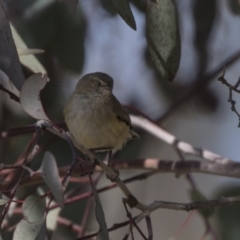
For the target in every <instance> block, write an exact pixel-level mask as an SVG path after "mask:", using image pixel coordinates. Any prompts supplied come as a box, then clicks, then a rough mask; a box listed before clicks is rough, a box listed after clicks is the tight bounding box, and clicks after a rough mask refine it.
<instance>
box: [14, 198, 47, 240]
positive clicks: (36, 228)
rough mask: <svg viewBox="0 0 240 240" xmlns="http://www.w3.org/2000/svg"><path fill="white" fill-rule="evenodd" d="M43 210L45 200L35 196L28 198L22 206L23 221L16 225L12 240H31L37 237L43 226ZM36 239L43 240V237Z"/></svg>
mask: <svg viewBox="0 0 240 240" xmlns="http://www.w3.org/2000/svg"><path fill="white" fill-rule="evenodd" d="M45 208H46V201H45V198H43V197H40V196H36V195H30V196H28V197H27V198H26V199H25V201H24V203H23V206H22V210H23V215H24V219H22V220H21V221H20V222H19V223H18V225H17V227H16V229H15V231H14V235H13V240H33V239H35V238H36V237H37V236H39V233H40V232H41V231H42V228H44V226H45ZM42 235H43V234H41V236H42ZM38 239H39V240H40V239H43V240H44V238H43V237H42V238H38Z"/></svg>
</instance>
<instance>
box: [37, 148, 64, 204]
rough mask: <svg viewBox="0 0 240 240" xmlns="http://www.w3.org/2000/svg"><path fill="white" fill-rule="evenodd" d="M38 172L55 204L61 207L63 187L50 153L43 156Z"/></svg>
mask: <svg viewBox="0 0 240 240" xmlns="http://www.w3.org/2000/svg"><path fill="white" fill-rule="evenodd" d="M38 172H39V173H41V174H42V177H43V179H44V181H45V183H46V184H47V186H48V187H49V189H50V190H51V191H52V194H53V196H54V198H55V200H56V202H57V203H58V204H59V205H60V206H61V207H63V187H62V183H61V181H60V177H59V174H58V167H57V163H56V160H55V158H54V156H53V154H52V153H50V152H46V153H45V154H44V157H43V161H42V165H41V167H40V169H39V171H38Z"/></svg>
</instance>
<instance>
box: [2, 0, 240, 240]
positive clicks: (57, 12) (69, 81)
mask: <svg viewBox="0 0 240 240" xmlns="http://www.w3.org/2000/svg"><path fill="white" fill-rule="evenodd" d="M130 2H131V8H132V11H133V14H134V17H135V20H136V24H137V31H134V30H132V29H131V28H130V27H129V26H127V24H126V23H125V22H124V21H123V20H122V18H121V17H120V16H119V15H118V14H117V12H116V10H115V9H114V7H113V6H112V4H111V1H110V0H81V1H79V2H78V5H77V10H76V13H74V14H73V13H72V12H71V9H70V8H69V7H68V6H67V5H66V4H65V3H59V2H57V1H55V0H34V1H33V0H22V1H14V0H5V1H4V3H5V9H6V12H7V14H8V17H9V20H10V21H11V23H12V25H13V26H14V27H15V28H16V30H17V32H18V33H19V35H20V36H21V37H22V38H23V40H24V41H25V43H26V44H27V46H28V47H29V48H39V49H44V50H45V53H44V54H41V55H36V56H37V58H38V60H39V61H40V63H41V64H42V65H43V67H44V68H45V69H46V71H47V73H48V76H49V78H50V82H49V83H48V84H47V86H46V87H45V89H44V90H43V91H42V92H41V99H42V103H43V106H44V109H45V111H46V113H47V115H48V116H49V118H50V119H51V120H52V121H54V122H61V121H63V113H62V110H63V106H64V104H65V102H66V100H67V99H68V97H69V96H70V94H71V93H72V91H73V90H74V87H75V85H76V83H77V81H78V80H79V78H80V77H81V76H83V75H84V74H86V73H90V72H95V71H102V72H106V73H108V74H109V75H111V76H112V77H113V78H114V80H115V82H114V84H115V85H114V94H115V95H116V96H117V98H118V99H119V100H120V102H121V103H122V104H127V105H131V106H134V107H135V108H137V109H139V110H140V111H141V112H143V113H145V114H147V115H148V116H149V117H151V118H153V119H155V120H158V119H161V117H162V116H163V114H164V113H165V112H166V111H167V110H168V109H169V106H171V104H173V103H174V102H175V101H176V100H177V99H178V98H179V97H180V96H181V95H182V94H184V93H185V92H186V91H188V89H189V88H190V87H192V86H194V85H195V84H198V83H199V81H201V77H202V76H204V75H205V74H206V73H209V72H212V71H214V70H215V69H216V68H218V67H220V66H221V65H222V64H223V62H224V61H225V60H226V59H227V58H228V57H231V56H232V55H234V54H235V53H236V52H237V51H239V50H240V44H239V39H240V28H239V26H240V4H239V2H238V0H218V1H216V0H211V1H208V0H181V1H175V3H176V6H177V10H178V14H179V26H180V33H181V41H182V43H181V44H182V45H181V48H182V55H181V62H180V67H179V70H178V74H177V76H176V78H175V79H174V82H173V83H169V82H166V81H164V79H162V78H161V76H160V75H159V74H158V72H157V71H156V70H155V67H154V64H153V63H152V61H151V58H150V56H149V53H148V51H147V43H146V39H145V29H146V26H145V12H146V7H147V3H146V1H144V0H132V1H130ZM239 66H240V59H239V61H236V62H235V64H233V65H230V66H227V72H226V79H227V80H228V81H229V82H230V83H232V84H234V83H235V82H236V81H237V80H238V78H239V75H240V67H239ZM23 68H24V74H25V76H26V77H28V76H30V75H31V74H32V73H31V71H30V70H29V69H27V68H26V67H23ZM220 75H221V72H219V74H218V77H219V76H220ZM4 84H5V86H6V87H8V88H9V85H8V83H6V82H5V83H4ZM9 89H10V88H9ZM0 98H1V101H0V106H1V108H0V130H1V132H2V131H4V130H6V129H11V128H15V127H22V126H26V125H28V124H33V123H34V120H33V119H32V118H30V117H28V116H27V114H26V113H25V112H24V111H23V110H22V109H21V108H20V105H19V104H18V103H15V102H13V101H12V100H10V99H9V97H8V96H7V95H6V94H5V93H3V92H1V94H0ZM227 99H228V89H227V88H226V87H225V86H223V85H222V84H221V83H220V82H218V81H217V77H216V78H213V79H212V80H211V81H209V84H208V87H207V88H205V89H204V91H201V92H200V93H196V94H194V96H193V97H192V98H190V99H189V100H188V101H185V102H184V104H182V105H181V106H180V107H179V108H177V109H176V110H175V111H173V112H172V113H171V114H169V115H168V116H167V117H166V118H164V121H161V122H160V125H161V127H163V128H164V129H166V130H167V131H169V132H170V133H172V134H173V135H175V136H176V137H177V138H179V139H182V140H184V141H186V142H189V143H191V144H192V145H194V146H196V147H201V148H204V149H208V150H210V151H213V152H215V153H217V154H220V155H222V156H225V157H228V158H230V159H233V160H236V161H239V160H240V158H239V148H238V147H239V141H240V131H239V128H238V117H237V116H236V115H235V114H234V113H233V112H231V108H230V105H229V103H228V102H227ZM234 99H235V100H236V102H237V104H236V106H237V108H238V107H239V109H240V98H239V96H238V95H234ZM136 131H138V129H136ZM138 132H139V134H140V135H141V140H140V141H138V142H130V143H128V145H127V147H126V148H124V150H123V151H121V152H119V153H118V154H117V156H116V158H118V159H119V158H123V159H129V160H130V159H134V158H137V157H138V158H145V157H156V158H161V159H169V160H178V156H177V155H176V154H175V152H174V151H173V149H172V148H171V147H169V146H167V145H166V144H164V143H162V142H161V141H159V140H158V139H156V138H155V137H153V136H150V135H149V134H147V133H145V132H143V131H138ZM30 138H31V135H23V136H18V137H13V138H7V139H1V142H0V159H1V162H4V163H13V162H15V161H16V159H17V157H18V156H19V155H20V154H21V152H22V151H23V149H24V148H25V146H26V144H27V142H28V141H29V139H30ZM51 138H52V135H50V134H47V133H46V134H44V135H43V136H42V139H41V141H42V143H46V142H47V141H49V139H51ZM47 149H48V150H49V151H51V152H52V153H53V154H54V155H55V157H56V159H57V162H58V165H59V166H64V165H68V164H69V161H70V159H71V152H70V149H69V147H68V145H67V144H66V142H64V141H62V140H60V139H56V140H55V141H53V143H52V144H49V146H48V148H47ZM42 156H43V155H42V154H41V155H40V156H38V157H37V159H36V160H35V161H34V164H33V168H35V169H37V168H38V167H39V165H40V163H41V160H42ZM191 159H193V158H191ZM139 172H140V171H133V170H125V171H121V173H120V174H121V176H122V178H123V179H124V178H126V177H129V176H133V175H134V174H136V173H139ZM193 177H194V179H195V181H196V184H197V186H198V187H199V189H200V191H201V192H202V193H203V194H204V195H205V196H206V197H207V198H209V199H213V198H219V197H220V196H235V195H239V194H240V182H239V180H238V179H231V178H226V177H219V176H208V175H203V174H193ZM106 184H109V181H108V180H106V179H105V176H103V177H102V179H101V181H100V182H99V184H98V187H100V186H105V185H106ZM88 187H89V186H83V188H82V191H85V190H86V189H88ZM129 188H130V190H132V192H133V193H134V194H135V196H136V197H137V198H138V199H140V201H141V202H143V203H146V204H149V203H151V202H153V201H154V200H163V201H174V202H189V201H191V199H190V197H189V190H190V185H189V183H188V182H187V181H186V178H185V176H181V177H180V178H176V177H175V175H174V174H158V175H155V176H154V177H151V178H149V179H147V180H145V181H141V182H134V183H131V184H129ZM28 190H29V189H28ZM26 191H27V190H26ZM29 191H33V190H29ZM122 197H123V195H122V193H121V191H120V190H119V189H114V190H110V191H108V192H104V193H103V194H100V198H101V201H102V204H103V208H104V211H105V217H106V221H107V224H108V226H109V227H110V226H112V225H113V224H114V223H118V222H122V221H125V220H126V219H127V217H126V213H125V211H124V207H123V205H122V200H121V199H122ZM86 202H87V201H84V202H82V203H81V204H79V203H76V204H73V205H71V206H68V208H67V210H66V209H63V210H62V211H61V213H60V214H61V215H62V216H64V217H67V218H69V219H71V220H72V221H73V222H77V223H79V222H80V218H81V215H82V211H83V209H84V206H85V204H86ZM76 209H77V210H76ZM132 213H133V215H135V214H138V211H135V210H133V211H132ZM188 214H189V213H185V212H180V211H179V212H178V211H173V210H157V211H155V212H153V213H152V215H151V216H152V225H153V232H154V240H155V239H156V240H167V239H176V238H171V237H172V236H174V234H175V233H176V231H177V230H178V229H179V228H180V226H181V225H182V224H183V223H184V221H185V220H186V218H187V216H188ZM91 216H92V217H91V220H90V222H89V224H88V228H87V230H88V231H90V232H91V231H96V230H97V229H98V225H97V222H96V220H95V217H94V211H93V212H92V215H91ZM239 218H240V207H239V206H237V205H236V206H231V207H221V208H218V209H216V210H215V214H214V215H213V216H212V217H211V219H210V222H211V224H212V226H213V228H214V229H215V231H216V233H217V235H218V237H219V238H218V239H224V240H235V239H236V240H237V239H239V236H240V228H239ZM145 225H146V224H145V222H142V223H140V227H141V228H142V229H143V231H146V227H145ZM126 231H127V228H121V229H119V230H116V231H113V232H111V234H110V237H111V239H113V240H118V239H122V238H123V236H124V234H125V233H126ZM204 231H205V225H204V221H203V220H202V217H201V216H200V215H199V214H197V213H196V214H194V215H193V217H192V218H191V220H190V222H189V225H188V226H187V227H186V229H185V230H184V232H183V233H182V234H181V236H179V237H178V238H177V239H180V240H193V239H197V240H198V239H203V238H202V237H203V235H204ZM135 234H136V235H135V237H136V239H141V237H140V235H139V234H138V233H137V232H136V231H135ZM75 237H76V236H75V235H74V234H72V233H71V232H70V231H67V230H66V229H64V228H63V227H61V228H60V227H59V228H58V229H57V230H56V231H55V232H54V233H53V234H52V239H74V238H75ZM9 239H11V238H10V234H9ZM204 239H213V238H212V236H207V237H206V238H204Z"/></svg>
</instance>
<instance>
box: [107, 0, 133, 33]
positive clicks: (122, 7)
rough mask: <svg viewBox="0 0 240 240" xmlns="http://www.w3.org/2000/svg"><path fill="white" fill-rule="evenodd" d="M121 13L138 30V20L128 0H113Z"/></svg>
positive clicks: (130, 25) (128, 23) (129, 24)
mask: <svg viewBox="0 0 240 240" xmlns="http://www.w3.org/2000/svg"><path fill="white" fill-rule="evenodd" d="M111 1H112V4H113V6H114V7H115V8H116V10H117V12H118V13H119V15H120V16H121V17H122V19H123V20H124V21H125V22H126V23H127V25H128V26H129V27H131V28H132V29H134V30H136V29H137V27H136V22H135V19H134V16H133V13H132V10H131V8H130V4H129V1H128V0H111Z"/></svg>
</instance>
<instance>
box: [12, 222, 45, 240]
mask: <svg viewBox="0 0 240 240" xmlns="http://www.w3.org/2000/svg"><path fill="white" fill-rule="evenodd" d="M44 225H45V218H43V219H42V220H40V221H38V222H35V223H29V222H27V221H26V220H25V219H22V220H21V221H20V222H19V223H18V224H17V227H16V229H15V231H14V234H13V240H34V239H36V237H37V236H39V232H40V231H41V229H42V228H43V226H44ZM44 239H45V237H44V238H42V239H41V240H44ZM38 240H40V238H38Z"/></svg>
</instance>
